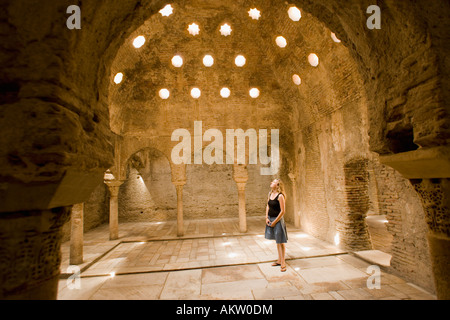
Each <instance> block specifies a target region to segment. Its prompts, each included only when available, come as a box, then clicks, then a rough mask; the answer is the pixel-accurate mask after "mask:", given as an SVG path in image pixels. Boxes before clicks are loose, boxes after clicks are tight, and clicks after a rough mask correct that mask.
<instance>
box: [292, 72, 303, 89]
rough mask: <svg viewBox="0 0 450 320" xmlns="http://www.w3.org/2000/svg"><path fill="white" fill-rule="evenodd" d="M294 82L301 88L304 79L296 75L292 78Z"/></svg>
mask: <svg viewBox="0 0 450 320" xmlns="http://www.w3.org/2000/svg"><path fill="white" fill-rule="evenodd" d="M292 81H293V82H294V83H295V84H296V85H297V86H299V85H300V84H301V83H302V79H301V78H300V76H299V75H298V74H294V75H293V76H292Z"/></svg>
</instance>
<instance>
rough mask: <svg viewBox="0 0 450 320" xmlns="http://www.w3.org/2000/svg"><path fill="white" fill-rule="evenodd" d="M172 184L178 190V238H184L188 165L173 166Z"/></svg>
mask: <svg viewBox="0 0 450 320" xmlns="http://www.w3.org/2000/svg"><path fill="white" fill-rule="evenodd" d="M171 170H172V183H173V184H174V185H175V188H176V190H177V236H178V237H182V236H184V223H183V187H184V185H185V184H186V165H184V164H179V165H175V164H172V165H171Z"/></svg>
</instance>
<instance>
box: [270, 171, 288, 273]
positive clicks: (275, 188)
mask: <svg viewBox="0 0 450 320" xmlns="http://www.w3.org/2000/svg"><path fill="white" fill-rule="evenodd" d="M270 188H271V189H272V190H271V192H270V193H269V197H268V203H267V207H266V234H265V237H266V239H269V240H275V241H276V243H277V249H278V260H277V261H276V262H274V263H273V264H272V266H274V267H275V266H281V272H285V271H286V261H285V254H286V243H287V240H288V236H287V231H286V224H285V222H284V218H283V216H284V213H285V203H286V192H285V191H284V184H283V182H282V181H281V180H280V179H275V180H273V181H272V182H271V184H270Z"/></svg>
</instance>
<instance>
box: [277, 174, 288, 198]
mask: <svg viewBox="0 0 450 320" xmlns="http://www.w3.org/2000/svg"><path fill="white" fill-rule="evenodd" d="M275 180H277V181H278V186H277V192H278V193H281V194H282V195H283V196H284V200H285V201H286V191H285V189H284V182H283V181H282V180H281V179H275Z"/></svg>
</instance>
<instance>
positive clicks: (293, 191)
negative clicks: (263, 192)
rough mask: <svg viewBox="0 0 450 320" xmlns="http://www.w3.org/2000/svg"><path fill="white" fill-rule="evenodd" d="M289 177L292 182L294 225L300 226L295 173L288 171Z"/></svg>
mask: <svg viewBox="0 0 450 320" xmlns="http://www.w3.org/2000/svg"><path fill="white" fill-rule="evenodd" d="M288 176H289V179H291V182H292V207H293V208H294V209H293V210H294V225H295V227H296V228H300V212H298V208H297V181H296V179H295V174H293V173H289V174H288Z"/></svg>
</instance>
